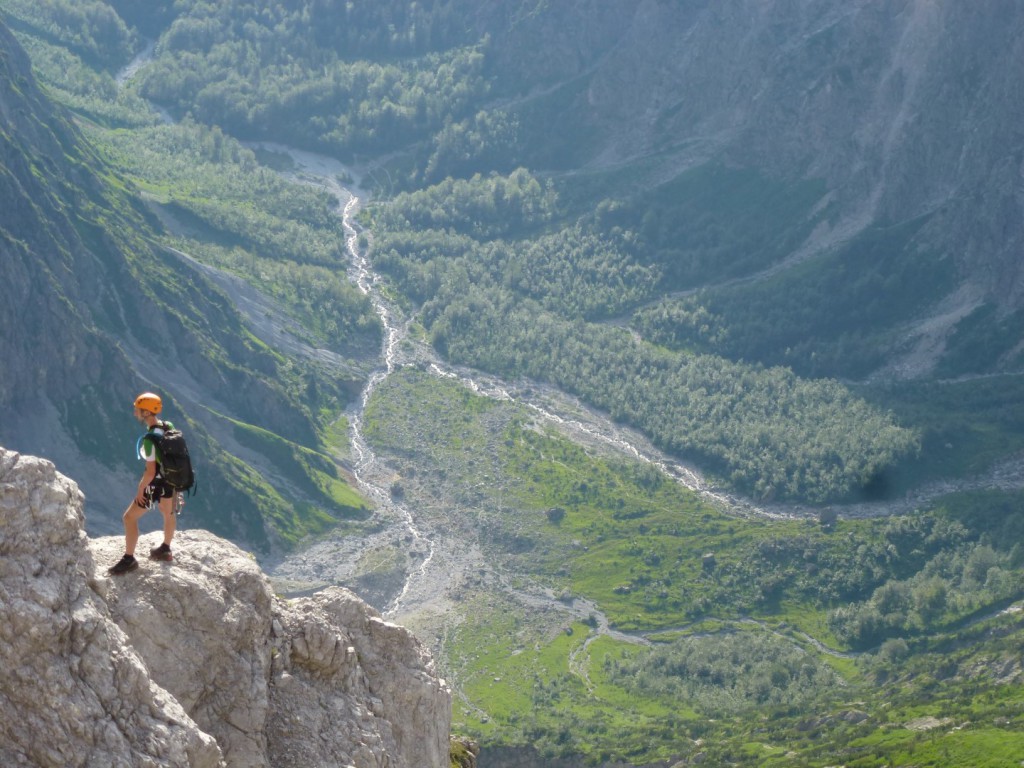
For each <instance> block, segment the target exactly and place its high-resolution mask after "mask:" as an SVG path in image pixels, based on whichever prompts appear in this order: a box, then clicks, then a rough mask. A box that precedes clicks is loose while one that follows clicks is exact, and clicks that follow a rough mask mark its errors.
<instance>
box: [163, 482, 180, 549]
mask: <svg viewBox="0 0 1024 768" xmlns="http://www.w3.org/2000/svg"><path fill="white" fill-rule="evenodd" d="M177 498H178V494H177V492H175V493H173V494H171V497H170V498H168V499H160V504H159V507H160V513H161V514H162V515H163V516H164V544H166V545H167V546H168V547H169V546H171V539H173V538H174V532H175V531H176V530H177V528H178V516H177V515H175V514H174V502H175V501H176V500H177Z"/></svg>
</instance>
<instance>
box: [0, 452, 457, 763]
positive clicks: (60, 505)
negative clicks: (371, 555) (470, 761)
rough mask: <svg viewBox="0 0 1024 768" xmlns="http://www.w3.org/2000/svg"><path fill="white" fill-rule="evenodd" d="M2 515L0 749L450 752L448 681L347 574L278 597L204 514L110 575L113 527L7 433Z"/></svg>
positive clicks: (435, 755)
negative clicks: (86, 517) (345, 580)
mask: <svg viewBox="0 0 1024 768" xmlns="http://www.w3.org/2000/svg"><path fill="white" fill-rule="evenodd" d="M0 530H2V531H3V533H2V539H0V608H2V610H3V615H4V616H5V621H4V622H3V623H2V626H0V654H2V658H3V661H4V663H3V664H2V665H0V715H2V716H0V764H2V765H4V766H61V768H64V767H65V766H94V765H95V766H99V765H102V766H111V765H113V766H191V767H194V768H198V767H201V766H240V767H244V768H255V767H257V766H275V768H278V767H281V768H286V767H287V766H311V765H316V766H345V767H346V768H348V767H351V766H354V767H355V768H385V767H387V768H405V767H409V768H413V767H414V766H415V768H431V767H435V766H436V767H437V768H441V767H442V766H447V765H448V749H449V744H448V739H449V726H450V717H451V714H450V713H451V695H450V692H449V690H448V687H447V686H446V684H445V683H444V681H443V680H440V679H438V678H437V676H436V675H435V674H434V670H433V662H432V660H431V659H430V656H429V654H428V652H427V651H426V650H425V648H424V647H423V646H422V645H421V644H420V643H419V642H418V641H417V640H416V638H415V637H414V636H413V635H412V634H411V633H409V632H408V631H406V630H405V629H403V628H401V627H398V626H396V625H394V624H390V623H388V622H386V621H384V620H383V619H381V617H380V616H379V615H378V614H377V613H376V612H375V611H374V610H373V609H372V608H370V607H369V606H368V605H366V604H365V603H363V602H362V601H361V600H360V599H359V598H358V597H356V596H355V595H353V594H352V593H351V592H348V591H347V590H343V589H337V588H331V589H327V590H325V591H323V592H321V593H319V594H317V595H314V596H312V597H307V598H300V599H295V600H283V599H280V598H278V597H276V596H275V595H274V594H273V592H272V590H271V587H270V583H269V581H268V579H267V577H266V576H265V575H264V574H263V572H262V571H261V569H260V568H259V566H258V565H257V563H256V562H255V560H254V559H253V558H252V557H250V556H249V555H248V554H247V553H245V552H243V551H242V550H240V549H238V548H237V547H235V546H234V545H233V544H231V543H229V542H226V541H224V540H222V539H219V538H217V537H216V536H213V535H212V534H209V533H206V532H204V531H182V532H180V533H179V535H178V536H177V538H176V539H175V559H174V561H173V562H170V563H156V562H152V561H149V560H142V563H141V567H140V568H139V570H138V571H135V572H134V573H131V574H128V575H127V576H122V577H117V578H114V577H109V576H107V575H106V567H107V566H108V565H109V564H111V563H113V562H114V561H116V560H117V559H118V558H119V557H120V555H121V553H122V547H123V540H122V539H121V538H120V537H109V538H102V539H95V540H90V539H89V538H88V537H87V536H86V535H85V533H84V531H83V527H82V495H81V493H80V492H79V491H78V488H77V486H76V485H75V484H74V483H73V482H72V481H70V480H68V479H67V478H65V477H63V476H61V475H60V474H59V473H57V472H56V471H55V469H54V467H53V465H52V464H50V463H49V462H47V461H44V460H42V459H37V458H33V457H28V456H22V455H19V454H17V453H13V452H10V451H6V450H4V449H3V448H0ZM148 538H150V537H146V536H144V537H143V540H142V541H141V542H140V545H139V551H140V552H145V551H146V550H147V549H148V547H149V546H152V545H153V544H156V543H158V542H156V541H155V540H154V541H148ZM137 554H138V553H137Z"/></svg>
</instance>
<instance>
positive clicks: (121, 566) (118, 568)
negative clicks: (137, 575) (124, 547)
mask: <svg viewBox="0 0 1024 768" xmlns="http://www.w3.org/2000/svg"><path fill="white" fill-rule="evenodd" d="M138 567H139V561H138V560H136V559H135V558H134V557H133V556H132V555H125V556H124V557H122V558H121V559H120V560H118V561H117V562H116V563H114V565H112V566H111V567H110V568H108V569H107V573H109V574H110V575H111V576H120V575H121V574H123V573H131V572H132V571H134V570H135V569H136V568H138Z"/></svg>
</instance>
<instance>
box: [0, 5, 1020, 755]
mask: <svg viewBox="0 0 1024 768" xmlns="http://www.w3.org/2000/svg"><path fill="white" fill-rule="evenodd" d="M1022 41H1024V5H1021V4H1020V3H1016V2H1012V1H1010V0H1005V1H1004V0H984V1H983V2H975V3H965V2H961V1H960V0H886V2H877V1H874V0H717V1H712V0H614V1H612V0H578V1H577V2H571V3H570V2H560V1H559V0H489V1H487V2H480V1H479V0H419V1H417V2H400V0H373V1H372V2H371V1H370V0H348V1H347V2H342V0H292V1H291V2H283V1H282V0H219V1H218V2H212V1H211V0H147V1H146V2H139V1H138V0H46V1H45V2H43V1H42V0H0V277H2V279H0V446H3V448H4V449H5V450H6V451H11V452H17V453H18V454H33V455H35V456H39V457H43V458H45V459H49V460H50V461H51V462H53V464H54V465H55V466H56V468H57V470H58V471H59V472H60V473H62V474H63V475H67V476H68V477H70V478H72V479H73V480H74V481H75V482H76V483H78V485H79V486H80V488H81V489H82V491H83V492H84V495H85V502H84V519H85V529H86V531H87V532H88V533H89V535H90V536H101V535H102V536H106V535H110V534H113V535H117V534H119V533H120V532H121V520H120V515H121V512H122V510H123V509H124V507H125V506H126V505H127V503H128V502H129V501H130V500H131V495H132V493H133V491H134V487H135V483H136V482H137V479H138V476H139V474H140V473H141V471H142V467H141V465H140V463H139V462H138V461H137V460H136V458H135V442H136V438H137V437H138V428H137V425H136V424H135V423H134V422H133V419H132V416H131V403H132V400H133V398H134V397H135V395H136V394H138V392H141V391H143V390H152V391H155V392H158V393H160V394H161V396H162V397H163V398H164V403H165V410H166V413H167V415H168V418H170V419H171V420H173V421H174V422H175V424H176V426H178V427H180V428H182V429H183V430H184V431H185V433H186V435H187V436H188V439H189V445H190V449H191V452H192V454H193V457H194V461H195V465H196V470H197V475H198V478H199V487H198V493H197V494H196V495H194V496H192V497H190V498H189V499H188V500H187V502H186V505H185V510H184V514H183V516H182V517H181V519H180V522H179V526H180V527H181V528H182V529H189V528H192V529H207V530H209V531H210V532H212V533H213V534H215V535H216V536H217V537H223V538H226V539H229V540H230V541H231V542H233V544H234V545H236V546H237V547H241V548H242V549H244V550H248V551H250V552H252V553H253V555H254V557H255V558H256V559H257V561H258V563H259V565H260V566H261V567H262V569H263V571H265V572H266V573H267V574H268V575H269V576H270V578H271V581H272V583H273V585H274V589H275V591H276V592H277V593H278V597H277V598H274V599H275V600H276V601H279V604H280V606H281V607H280V611H281V612H282V613H281V615H288V616H290V615H291V613H288V611H289V610H291V611H292V612H296V611H299V610H300V608H299V607H298V606H302V605H306V604H307V603H305V602H301V601H307V600H310V599H311V598H310V597H309V596H310V595H314V594H317V595H320V597H318V598H316V599H317V600H320V601H321V602H323V601H329V600H330V599H335V597H332V596H337V595H338V594H340V591H336V590H332V589H330V588H332V587H346V588H348V589H350V590H352V591H353V592H355V593H356V594H357V595H359V596H360V597H361V598H363V599H364V600H366V601H367V602H368V603H370V604H371V605H372V606H373V608H374V609H375V610H376V611H379V612H380V613H381V614H383V616H384V617H386V618H387V619H388V620H390V621H393V622H397V623H400V624H403V625H405V626H406V627H407V628H409V629H410V630H411V631H412V632H413V633H415V635H416V636H417V637H418V639H419V640H418V641H419V642H421V643H422V644H423V645H424V646H425V647H426V648H429V649H430V651H431V653H432V654H433V663H434V664H436V666H437V670H438V673H439V674H440V676H441V677H443V678H444V680H445V681H446V682H442V683H437V684H436V685H435V683H433V682H431V685H432V686H435V687H436V688H437V690H440V691H446V690H447V689H446V688H445V686H446V685H447V686H450V687H451V692H452V712H451V716H452V724H451V728H452V731H453V732H454V734H455V735H457V736H461V737H465V740H471V741H473V742H476V744H477V746H476V747H473V750H475V751H476V752H478V754H477V755H476V757H475V758H474V757H473V756H472V755H471V754H470V752H471V751H470V750H467V749H466V748H465V746H464V745H463V744H462V742H458V743H457V742H453V743H457V744H459V746H456V747H453V751H452V756H451V759H452V761H453V762H452V764H453V765H470V764H472V763H473V760H474V759H475V760H476V764H477V765H479V766H480V767H481V768H526V767H528V766H541V765H543V766H554V767H555V768H577V767H582V766H605V767H607V768H613V767H614V768H633V767H639V766H662V767H664V768H668V766H688V765H697V764H701V765H712V766H720V765H734V766H825V765H845V766H849V767H851V768H852V767H853V766H858V767H860V766H863V767H865V768H866V767H868V766H894V765H902V766H977V767H984V766H987V767H990V768H1004V767H1007V768H1008V767H1009V766H1020V765H1021V764H1022V762H1021V761H1022V760H1024V687H1022V683H1024V666H1022V663H1021V656H1020V648H1021V647H1022V643H1024V612H1022V609H1024V541H1022V534H1024V375H1022V374H1024V258H1022V250H1024V128H1022V126H1024V79H1022V77H1021V73H1022V72H1024V42H1022ZM12 455H13V454H12ZM11 461H12V462H13V461H15V459H13V458H12V459H11ZM33 461H34V460H33ZM30 463H31V462H30ZM12 466H13V465H12ZM31 466H33V467H35V466H36V465H35V464H34V463H31ZM40 472H42V470H40ZM62 482H63V481H62ZM156 517H158V515H155V513H154V514H153V515H150V516H147V517H145V518H143V526H144V532H149V531H153V530H156V529H157V528H158V527H159V521H158V520H157V519H156ZM147 526H148V527H147ZM184 533H185V535H184V537H183V541H184V542H185V543H183V544H182V547H186V546H187V542H189V541H193V542H197V543H196V544H195V546H196V547H200V546H207V544H205V543H204V542H207V541H208V540H207V539H206V538H205V537H206V536H207V534H203V533H201V532H199V531H196V532H194V533H192V532H189V531H185V532H184ZM0 535H2V534H0ZM190 537H191V538H190ZM201 543H202V544H201ZM209 546H212V547H214V548H215V549H218V551H220V549H219V548H220V547H222V546H224V547H227V546H228V545H221V544H216V545H212V544H211V545H209ZM3 547H4V544H3V540H2V539H0V552H4V553H5V556H6V550H4V549H3ZM109 548H110V545H108V544H107V543H104V544H103V546H102V547H97V546H96V545H93V549H94V550H96V551H102V552H106V551H107V549H109ZM111 551H112V550H111ZM224 551H229V550H228V549H224ZM230 551H231V552H232V553H233V552H234V550H233V549H231V550H230ZM22 554H24V553H22ZM233 556H234V555H233V554H232V557H233ZM43 557H44V556H43V555H40V558H41V560H40V561H41V562H42V558H43ZM193 560H195V561H196V562H197V563H198V562H199V557H198V556H196V557H193ZM188 562H192V561H188ZM196 567H197V568H201V565H196ZM129 578H130V577H129ZM224 578H225V579H228V578H229V575H228V574H225V575H224ZM253 578H256V577H255V576H254V577H253ZM325 589H326V591H324V590H325ZM2 594H6V592H4V593H2ZM291 598H294V605H293V607H292V608H291V609H289V608H288V607H287V606H288V605H289V600H290V599H291ZM268 599H269V598H268ZM340 599H341V598H337V600H340ZM348 599H349V598H347V597H346V598H345V600H346V601H347V600H348ZM268 604H269V603H268ZM274 604H275V605H278V603H277V602H275V603H274ZM346 604H348V603H346ZM118 610H120V609H118ZM114 613H117V611H114ZM268 615H269V613H268ZM360 615H362V614H360ZM375 621H379V620H378V619H375ZM380 624H381V625H385V623H384V622H380ZM104 626H106V625H104ZM374 626H377V624H375V625H374ZM111 631H113V630H111ZM332 631H333V630H332ZM339 631H340V630H339ZM129 634H130V633H129ZM402 638H403V639H402V642H403V643H405V642H407V641H406V640H405V638H404V635H403V636H402ZM381 653H383V652H381ZM417 653H418V651H417ZM416 659H417V660H416V665H420V664H422V668H423V669H432V667H430V665H429V664H428V663H427V662H426V661H421V660H420V657H419V656H418V655H417V657H416ZM413 666H415V665H413ZM97 668H99V667H97ZM104 668H105V667H104ZM268 668H270V667H269V666H268ZM416 668H417V669H419V668H420V667H419V666H416ZM163 673H166V670H163V671H162V674H163ZM157 677H158V676H156V675H154V679H156V678H157ZM171 677H173V676H171ZM388 679H389V685H393V684H395V682H394V680H392V679H391V678H390V677H389V678H388ZM147 685H148V683H147ZM369 687H370V688H372V684H371V685H370V686H369ZM147 690H148V689H147ZM318 690H319V689H318ZM8 694H9V692H7V691H4V690H2V689H0V700H3V699H4V698H8V699H9V698H10V696H9V695H8ZM318 695H319V694H318ZM369 695H370V696H372V695H373V692H372V690H370V691H369ZM174 706H175V707H177V706H178V704H177V703H175V705H174ZM353 706H354V707H356V708H357V709H358V708H359V707H362V706H364V705H363V704H358V703H357V704H354V705H353ZM366 706H367V707H368V709H369V710H372V709H373V707H372V706H369V705H366ZM445 706H446V705H445ZM174 711H175V712H176V711H177V710H176V709H175V710H174ZM360 711H361V710H360ZM188 714H189V715H190V716H192V717H193V718H195V719H196V720H197V722H205V721H204V720H203V718H206V719H207V720H208V719H210V717H211V716H210V715H209V713H207V712H206V711H205V710H204V711H203V713H202V718H197V717H196V716H195V713H192V712H189V713H188ZM231 716H232V715H231V714H230V713H226V714H224V715H223V717H224V718H226V719H228V720H230V718H231ZM174 717H176V715H175V714H174V712H170V711H168V712H164V713H160V714H159V715H154V716H153V718H151V720H152V721H153V722H163V721H165V720H168V719H171V720H173V718H174ZM217 717H220V715H217ZM214 719H216V718H214ZM250 719H252V718H250ZM119 722H120V721H119ZM147 722H149V721H147ZM318 722H324V723H326V722H329V718H328V717H327V716H326V715H325V716H323V717H322V718H321V720H319V721H318ZM392 723H393V727H394V728H395V729H397V730H401V733H402V738H401V739H400V741H401V743H402V745H403V747H402V748H403V749H406V750H407V748H408V745H409V744H415V743H416V742H415V738H416V736H415V734H412V733H411V731H410V730H409V728H410V727H411V726H409V725H408V724H401V723H394V721H392ZM147 727H148V726H147ZM274 727H275V728H277V727H278V726H277V725H275V726H274ZM323 727H325V728H326V727H328V726H326V725H325V726H323ZM387 727H388V728H390V727H392V725H389V726H387ZM281 728H284V726H281ZM224 730H225V732H230V729H224ZM312 730H313V729H312V728H310V731H311V732H312ZM211 732H217V730H216V723H215V724H214V730H213V731H211ZM374 733H376V732H374ZM182 738H185V737H182ZM188 738H193V737H192V736H188ZM194 738H196V739H198V738H199V737H198V736H196V737H194ZM247 738H248V737H247ZM252 738H253V739H254V740H255V741H256V742H258V741H259V740H260V738H261V737H260V736H259V735H258V734H256V735H253V736H252ZM289 738H290V739H292V736H289ZM310 738H315V735H311V736H310ZM320 738H321V741H322V742H323V743H318V745H317V749H318V750H319V752H317V753H316V754H318V755H320V758H318V759H323V760H329V759H332V758H331V757H328V756H325V755H326V754H327V753H329V752H330V747H328V746H324V745H325V744H341V743H342V742H343V741H344V739H343V738H342V737H341V736H339V735H338V734H336V733H335V734H332V735H331V737H330V738H326V737H324V736H323V734H321V737H320ZM374 738H378V737H377V736H374ZM387 738H389V737H387V736H386V734H385V736H381V737H379V739H380V740H382V741H386V739H387ZM439 738H440V743H443V738H441V737H438V736H437V734H436V733H432V735H431V739H432V741H431V743H432V744H434V745H435V746H436V743H437V742H438V739H439ZM297 739H298V737H295V738H294V739H292V740H291V741H289V742H288V744H289V747H288V748H289V749H292V748H293V747H292V745H294V750H295V751H294V754H302V753H303V752H302V750H303V749H304V747H303V746H302V745H301V744H299V740H297ZM189 743H191V742H189ZM196 743H197V744H198V743H199V742H198V741H197V742H196ZM203 744H205V742H203ZM271 746H273V745H271ZM189 748H190V749H191V748H192V747H189ZM203 748H204V749H205V748H206V747H203ZM182 749H184V748H182ZM195 749H199V747H195ZM282 749H283V748H282ZM432 749H433V751H434V752H436V751H437V750H436V749H435V748H434V747H432ZM221 751H222V752H223V754H225V755H229V756H230V754H231V753H230V750H227V749H225V748H224V746H223V745H221ZM271 751H272V750H271ZM236 754H239V753H238V752H237V751H236ZM261 754H263V753H261ZM268 754H269V753H268ZM282 754H283V752H282ZM309 754H312V752H310V753H309ZM350 754H355V752H353V751H352V750H351V749H350V748H342V747H338V749H337V758H336V759H337V760H338V761H339V762H338V763H337V764H338V765H346V764H347V763H345V762H342V761H344V760H348V759H350V758H349V757H347V756H348V755H350ZM374 754H377V755H378V757H377V758H375V759H378V760H385V761H386V760H387V759H389V758H387V757H386V756H380V755H384V752H383V751H382V750H377V752H375V753H374ZM432 754H433V753H432ZM282 759H283V758H282ZM352 759H354V758H352ZM367 759H369V758H367ZM402 759H405V758H402ZM431 759H432V760H433V759H434V758H431ZM229 762H230V761H229ZM285 762H287V761H285ZM239 764H240V765H241V763H239ZM283 764H284V763H282V765H283ZM288 764H289V765H290V764H291V763H288ZM295 764H296V765H297V764H299V763H295ZM325 764H327V763H325ZM370 764H371V763H367V765H370Z"/></svg>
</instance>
